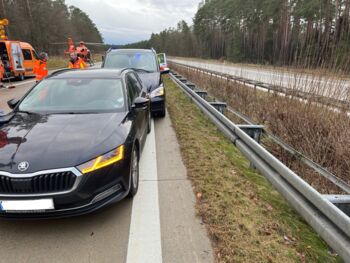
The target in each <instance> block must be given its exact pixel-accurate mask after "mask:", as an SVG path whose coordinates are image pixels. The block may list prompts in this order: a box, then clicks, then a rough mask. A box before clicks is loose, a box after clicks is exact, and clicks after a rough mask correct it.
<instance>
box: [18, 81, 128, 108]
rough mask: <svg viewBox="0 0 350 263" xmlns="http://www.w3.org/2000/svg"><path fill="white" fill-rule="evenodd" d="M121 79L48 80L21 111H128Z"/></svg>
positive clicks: (34, 91) (26, 100) (28, 98)
mask: <svg viewBox="0 0 350 263" xmlns="http://www.w3.org/2000/svg"><path fill="white" fill-rule="evenodd" d="M125 108H126V106H125V96H124V91H123V84H122V81H121V80H120V79H47V80H43V81H42V82H40V83H39V84H38V85H37V86H35V88H34V89H32V90H31V92H30V93H29V94H28V95H27V96H26V97H25V98H24V100H23V101H22V102H21V104H20V105H19V107H18V110H19V111H25V112H36V113H99V112H115V111H117V112H122V111H125Z"/></svg>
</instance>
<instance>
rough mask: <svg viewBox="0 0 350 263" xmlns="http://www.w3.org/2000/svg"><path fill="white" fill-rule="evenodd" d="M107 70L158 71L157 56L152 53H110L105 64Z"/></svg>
mask: <svg viewBox="0 0 350 263" xmlns="http://www.w3.org/2000/svg"><path fill="white" fill-rule="evenodd" d="M104 67H105V68H117V69H121V68H134V69H140V70H145V71H149V72H156V71H158V67H157V60H156V56H155V55H154V54H153V53H152V52H134V51H133V52H126V51H120V52H110V53H109V54H108V55H107V57H106V61H105V63H104Z"/></svg>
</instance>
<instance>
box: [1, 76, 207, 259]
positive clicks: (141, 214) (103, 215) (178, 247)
mask: <svg viewBox="0 0 350 263" xmlns="http://www.w3.org/2000/svg"><path fill="white" fill-rule="evenodd" d="M33 84H34V81H33V80H25V81H23V82H17V83H16V88H14V89H0V109H3V110H5V111H7V112H8V111H9V108H8V107H7V105H6V101H7V100H9V99H11V98H20V97H22V96H23V94H24V93H25V92H26V91H27V90H28V89H30V87H31V86H32V85H33ZM194 205H195V197H194V193H193V190H192V186H191V183H190V181H189V180H188V179H187V175H186V169H185V167H184V164H183V162H182V159H181V155H180V150H179V145H178V143H177V140H176V135H175V133H174V131H173V128H172V126H171V121H170V119H169V117H168V116H167V117H165V118H163V119H155V120H154V121H153V123H152V132H151V133H150V134H149V136H148V138H147V142H146V146H145V149H144V151H143V154H142V157H141V160H140V187H139V192H138V194H137V195H136V197H135V198H134V199H133V200H131V199H125V200H122V201H121V202H119V203H116V204H114V205H112V206H110V207H108V208H106V209H104V210H102V211H99V212H96V213H94V214H89V215H85V216H79V217H74V218H68V219H59V220H36V221H18V220H5V219H1V220H0V240H1V242H0V244H1V245H0V262H1V263H2V262H6V263H8V262H33V263H34V262H35V263H40V262H65V263H68V262H127V263H139V262H141V263H147V262H149V263H158V262H171V263H172V262H175V263H176V262H179V263H186V262H190V263H192V262H204V263H206V262H213V261H214V259H213V251H212V248H211V245H210V241H209V238H208V237H207V233H206V230H205V228H204V226H203V224H202V223H201V221H200V219H199V218H198V217H196V215H195V208H194Z"/></svg>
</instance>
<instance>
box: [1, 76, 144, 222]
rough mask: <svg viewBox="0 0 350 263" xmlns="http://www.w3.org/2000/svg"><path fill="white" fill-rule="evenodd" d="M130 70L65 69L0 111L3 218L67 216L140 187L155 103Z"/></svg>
mask: <svg viewBox="0 0 350 263" xmlns="http://www.w3.org/2000/svg"><path fill="white" fill-rule="evenodd" d="M147 98H148V94H147V91H145V90H144V89H143V88H142V85H141V83H140V80H139V78H138V76H137V74H136V73H135V72H134V71H132V70H121V71H120V70H105V69H98V70H86V71H75V70H70V71H67V70H64V71H61V72H58V73H55V74H53V75H51V76H50V77H48V78H47V79H45V80H43V81H41V82H39V83H38V84H37V85H36V86H34V87H33V88H32V89H31V90H30V91H29V92H28V93H27V94H26V95H25V96H24V97H23V98H22V100H20V101H17V100H11V101H9V102H8V104H9V106H10V107H11V108H12V109H13V112H11V113H10V114H8V115H6V116H2V117H0V216H3V217H13V218H16V217H18V218H37V217H38V218H50V217H67V216H73V215H79V214H84V213H89V212H92V211H95V210H97V209H99V208H102V207H104V206H106V205H108V204H111V203H113V202H116V201H119V200H121V199H123V198H124V197H126V196H129V197H133V196H135V194H136V193H137V190H138V183H139V159H140V154H141V152H142V150H143V146H144V143H145V140H146V137H147V133H148V132H150V129H151V126H150V102H149V99H147Z"/></svg>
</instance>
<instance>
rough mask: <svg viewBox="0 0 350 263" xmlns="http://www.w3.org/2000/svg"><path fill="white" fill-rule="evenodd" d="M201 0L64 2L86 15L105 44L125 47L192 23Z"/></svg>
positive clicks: (68, 0) (91, 0)
mask: <svg viewBox="0 0 350 263" xmlns="http://www.w3.org/2000/svg"><path fill="white" fill-rule="evenodd" d="M199 2H200V0H66V3H67V4H68V5H74V6H76V7H79V8H80V9H82V10H83V11H84V12H86V13H87V14H88V15H89V16H90V18H91V19H92V20H93V21H94V23H95V24H96V25H97V27H98V29H99V30H100V32H101V33H102V36H103V38H104V41H105V43H108V44H126V43H133V42H136V41H140V40H146V39H149V37H150V35H151V33H152V32H154V33H159V32H160V31H162V30H163V29H165V28H168V27H175V26H176V25H177V22H178V21H180V20H182V19H183V20H185V21H186V22H188V23H189V24H192V18H193V17H194V15H195V13H196V11H197V8H198V3H199Z"/></svg>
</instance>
